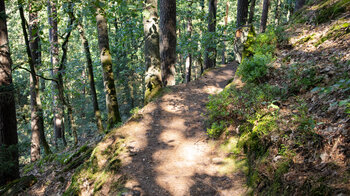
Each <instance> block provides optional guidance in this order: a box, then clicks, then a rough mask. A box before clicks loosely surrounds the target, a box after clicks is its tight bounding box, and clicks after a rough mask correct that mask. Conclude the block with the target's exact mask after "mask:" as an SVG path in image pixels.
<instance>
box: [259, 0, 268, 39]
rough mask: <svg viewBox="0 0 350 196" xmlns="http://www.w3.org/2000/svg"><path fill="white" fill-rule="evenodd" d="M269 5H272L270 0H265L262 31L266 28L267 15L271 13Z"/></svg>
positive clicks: (261, 24) (261, 23)
mask: <svg viewBox="0 0 350 196" xmlns="http://www.w3.org/2000/svg"><path fill="white" fill-rule="evenodd" d="M269 6H270V0H264V4H263V10H262V14H261V22H260V32H261V33H264V32H265V30H266V23H267V17H268V14H269Z"/></svg>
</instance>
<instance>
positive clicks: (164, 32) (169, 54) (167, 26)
mask: <svg viewBox="0 0 350 196" xmlns="http://www.w3.org/2000/svg"><path fill="white" fill-rule="evenodd" d="M159 4H160V5H159V16H160V21H159V27H160V28H159V29H160V31H159V33H160V34H159V35H160V61H161V69H162V82H163V85H164V86H172V85H175V62H176V0H160V1H159Z"/></svg>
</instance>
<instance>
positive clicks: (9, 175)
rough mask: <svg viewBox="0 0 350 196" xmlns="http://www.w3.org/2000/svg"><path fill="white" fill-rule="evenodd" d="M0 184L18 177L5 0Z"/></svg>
mask: <svg viewBox="0 0 350 196" xmlns="http://www.w3.org/2000/svg"><path fill="white" fill-rule="evenodd" d="M0 13H1V16H0V46H1V47H0V162H1V164H4V165H7V167H6V168H0V186H1V185H4V184H6V183H7V182H9V181H12V180H14V179H16V178H18V177H19V163H18V148H17V144H18V136H17V121H16V107H15V98H14V87H13V84H12V76H11V64H12V61H11V57H10V49H9V42H8V32H7V25H6V17H5V16H6V12H5V2H4V0H0Z"/></svg>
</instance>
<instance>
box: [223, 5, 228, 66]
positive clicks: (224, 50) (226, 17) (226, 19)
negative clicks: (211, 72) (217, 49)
mask: <svg viewBox="0 0 350 196" xmlns="http://www.w3.org/2000/svg"><path fill="white" fill-rule="evenodd" d="M229 6H230V2H229V1H227V2H226V13H225V14H226V15H225V28H227V22H228V9H229ZM226 36H227V31H226V30H225V31H224V37H225V41H224V47H223V49H222V57H221V63H222V64H225V63H226V44H227V41H226V39H227V38H226Z"/></svg>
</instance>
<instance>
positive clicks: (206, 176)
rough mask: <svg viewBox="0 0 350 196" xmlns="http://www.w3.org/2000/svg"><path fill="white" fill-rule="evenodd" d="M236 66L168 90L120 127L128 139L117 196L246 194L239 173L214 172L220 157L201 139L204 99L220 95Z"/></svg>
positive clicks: (204, 126)
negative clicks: (122, 180)
mask: <svg viewBox="0 0 350 196" xmlns="http://www.w3.org/2000/svg"><path fill="white" fill-rule="evenodd" d="M236 67H237V65H236V64H233V63H231V64H227V65H224V66H222V67H220V68H216V69H212V70H210V71H208V72H207V73H205V74H204V76H203V77H201V78H200V79H198V80H196V81H192V82H190V83H188V84H180V85H177V86H173V87H170V92H169V93H167V94H165V95H164V96H162V97H161V98H159V99H157V100H156V101H154V102H151V103H150V104H148V105H147V106H146V107H144V108H143V109H142V110H141V111H140V113H139V114H140V115H141V117H139V119H138V120H137V121H138V122H137V123H132V122H129V123H126V125H125V126H124V128H126V127H129V128H130V130H128V132H129V134H128V135H129V138H132V139H131V141H130V142H128V143H127V144H126V145H127V148H128V149H129V155H128V156H126V157H124V158H123V160H122V162H123V166H122V169H121V171H122V173H123V174H125V175H126V176H127V182H126V184H125V187H126V188H127V189H128V190H129V191H128V192H126V193H124V194H123V195H211V196H212V195H230V196H232V195H242V194H243V193H244V192H245V191H246V187H245V186H244V184H245V175H244V174H243V172H240V171H237V172H234V173H224V172H220V167H221V165H222V164H223V162H222V160H223V159H224V158H225V154H223V153H220V152H219V151H218V150H216V149H215V148H216V147H215V146H216V145H214V144H215V142H214V141H212V140H211V139H209V138H208V136H207V134H206V118H207V117H206V115H205V113H206V103H207V102H208V98H209V96H210V95H213V94H216V93H218V92H220V91H221V90H223V88H224V87H225V86H226V85H227V84H228V82H229V80H231V79H232V78H233V77H234V73H235V69H236ZM133 121H135V120H133ZM128 124H129V125H130V124H132V126H128ZM122 129H123V128H122ZM102 190H103V188H102ZM102 192H103V191H102Z"/></svg>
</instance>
